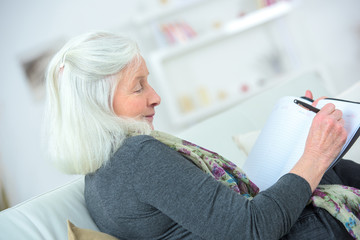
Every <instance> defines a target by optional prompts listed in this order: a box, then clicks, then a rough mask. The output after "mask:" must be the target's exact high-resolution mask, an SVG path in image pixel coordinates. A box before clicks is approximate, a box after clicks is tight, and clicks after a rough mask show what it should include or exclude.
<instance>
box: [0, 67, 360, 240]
mask: <svg viewBox="0 0 360 240" xmlns="http://www.w3.org/2000/svg"><path fill="white" fill-rule="evenodd" d="M326 85H327V84H326V82H325V80H324V79H323V78H322V76H321V74H319V73H318V71H307V72H304V73H301V74H299V75H296V76H294V77H291V78H288V79H287V80H283V81H281V83H278V84H275V85H274V86H271V87H269V88H268V89H267V90H266V91H263V92H262V93H259V94H257V95H255V96H253V97H251V98H249V99H247V100H246V101H242V102H240V103H238V104H236V105H235V106H232V107H231V108H229V109H227V110H225V111H223V112H221V113H218V114H216V115H215V116H212V117H210V118H208V119H206V120H204V121H202V122H200V123H197V124H194V125H193V126H192V127H190V128H188V129H186V130H184V131H182V132H181V133H179V134H177V135H178V136H179V137H181V138H184V139H187V140H189V141H192V142H195V143H197V144H199V145H201V146H203V147H205V148H208V149H211V150H213V151H216V152H218V153H220V154H222V155H223V156H225V157H227V158H228V159H231V160H232V161H234V162H235V163H236V164H237V165H239V166H242V165H243V163H244V162H245V160H246V156H247V153H248V151H249V149H251V146H252V143H253V142H254V141H255V139H256V136H257V133H258V132H259V131H260V129H261V128H262V126H263V125H264V123H265V121H266V119H267V116H268V115H269V113H270V112H271V110H272V107H273V105H274V104H275V102H276V101H277V99H279V98H280V97H282V96H284V95H294V96H300V95H303V94H304V92H305V90H306V89H311V90H312V91H313V93H314V94H315V95H316V96H324V95H325V96H332V95H331V92H330V91H329V90H328V89H327V88H326V87H324V86H326ZM359 93H360V83H357V84H355V85H354V86H352V87H351V88H349V89H348V90H347V91H345V92H342V93H340V94H336V95H337V96H338V97H342V98H346V99H351V100H357V101H360V94H359ZM358 142H360V141H358ZM353 149H355V151H350V152H349V153H348V154H347V156H349V158H352V159H354V160H356V159H357V160H360V153H359V151H356V150H357V149H360V145H359V144H358V145H357V146H355V147H353ZM83 191H84V177H83V176H79V178H77V179H76V180H74V181H71V182H69V183H67V184H65V185H62V186H60V187H58V188H56V189H54V190H52V191H50V192H47V193H45V194H42V195H40V196H36V197H34V198H32V199H30V200H27V201H25V202H23V203H21V204H18V205H16V206H13V207H11V208H8V209H6V210H4V211H2V212H0V239H7V240H12V239H14V240H18V239H36V240H41V239H44V240H45V239H46V240H49V239H67V238H68V237H69V239H80V238H75V237H74V236H73V235H72V236H70V235H68V234H70V233H69V231H71V229H70V230H69V229H68V227H69V224H68V222H67V221H68V220H69V221H71V223H73V224H74V225H70V226H72V227H74V226H75V228H76V227H77V228H79V229H90V230H89V231H90V233H89V232H88V234H92V233H93V234H96V233H97V231H98V228H97V226H96V225H95V223H94V222H93V220H92V219H91V217H90V215H89V213H88V211H87V209H86V206H85V201H84V195H83ZM71 234H74V233H71ZM87 236H89V235H87ZM94 236H95V235H94ZM86 238H87V239H98V238H95V237H94V238H90V237H86ZM86 238H82V239H86ZM99 239H100V238H99ZM104 239H105V238H104Z"/></svg>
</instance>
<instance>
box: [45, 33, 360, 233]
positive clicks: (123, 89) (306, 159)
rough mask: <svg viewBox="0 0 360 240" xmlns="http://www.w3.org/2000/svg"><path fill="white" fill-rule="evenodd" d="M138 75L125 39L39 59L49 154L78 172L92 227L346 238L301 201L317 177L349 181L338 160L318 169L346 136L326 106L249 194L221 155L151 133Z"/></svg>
mask: <svg viewBox="0 0 360 240" xmlns="http://www.w3.org/2000/svg"><path fill="white" fill-rule="evenodd" d="M148 75H149V71H148V69H147V66H146V62H145V60H144V59H143V58H142V56H141V55H140V52H139V49H138V47H137V45H136V44H135V43H134V42H133V41H131V40H130V39H127V38H125V37H122V36H118V35H116V34H112V33H106V32H95V33H89V34H85V35H82V36H79V37H76V38H74V39H72V40H71V41H69V42H68V43H67V44H66V45H65V46H64V47H63V48H62V49H61V50H60V51H59V52H58V53H57V54H56V55H55V56H54V58H53V59H52V61H51V63H50V65H49V69H48V74H47V93H48V108H47V124H48V126H47V134H48V137H49V141H48V142H49V153H50V157H51V158H52V159H53V161H54V162H55V164H56V165H57V166H58V167H59V168H60V169H61V170H63V171H64V172H67V173H71V174H85V175H86V177H85V200H86V204H87V207H88V210H89V212H90V214H91V216H92V218H93V219H94V221H95V223H96V224H97V226H98V227H99V229H100V230H101V231H103V232H106V233H108V234H111V235H113V236H115V237H118V238H121V239H280V238H283V239H319V236H320V237H321V238H324V239H347V238H351V235H353V236H356V235H355V234H356V232H355V233H354V231H355V230H354V228H350V229H349V228H347V227H344V226H346V224H347V223H344V222H343V224H342V223H341V222H340V221H339V220H337V219H335V218H334V217H333V216H332V215H331V214H330V213H329V212H328V211H327V210H324V208H319V207H316V206H317V205H316V204H310V205H308V202H309V200H310V198H313V197H314V195H313V197H312V193H313V192H314V191H315V192H317V193H318V191H320V190H316V188H317V186H318V184H319V183H320V181H322V183H332V184H335V183H337V184H345V183H344V182H345V181H352V182H351V184H353V183H354V184H358V185H357V186H356V187H360V186H359V185H360V184H359V178H357V179H355V180H353V179H352V178H350V177H349V176H348V174H347V173H348V172H347V171H346V169H348V167H344V165H343V163H340V164H339V165H338V166H339V167H338V172H336V171H334V170H330V171H328V172H327V173H326V174H325V172H326V169H327V168H328V166H329V164H330V163H331V162H332V160H333V159H334V158H335V157H336V156H337V154H338V153H339V151H340V149H341V147H342V146H343V144H344V142H345V139H346V131H345V130H344V127H343V125H344V120H343V119H342V113H341V111H339V110H337V109H335V107H334V105H331V104H329V105H326V106H325V107H323V108H322V109H321V111H320V112H319V113H318V114H317V115H316V117H315V118H314V121H313V123H312V126H311V129H310V132H309V136H308V139H307V143H306V147H305V151H304V154H303V156H302V157H301V158H300V159H299V161H298V162H297V164H296V165H295V166H294V167H293V169H292V170H291V171H290V173H288V174H286V175H284V176H283V177H282V178H281V179H280V180H279V181H278V182H277V183H275V184H274V185H273V186H272V187H270V188H269V189H267V190H266V191H262V192H259V193H258V189H257V187H256V185H255V184H253V183H252V182H251V181H250V180H249V179H248V178H247V177H246V175H245V174H244V173H243V172H242V171H241V170H240V169H239V168H238V167H237V166H235V165H234V164H233V163H231V162H230V161H227V160H226V159H224V158H222V157H221V156H220V155H218V154H216V153H213V152H210V151H208V150H206V149H203V148H201V147H198V146H196V145H194V144H191V143H189V142H187V141H183V140H181V139H178V138H176V137H173V136H171V135H167V134H165V133H161V132H157V131H154V130H153V129H154V127H153V119H154V117H155V107H156V106H158V105H159V104H160V101H161V99H160V97H159V95H158V94H157V93H156V92H155V91H154V89H153V88H152V87H151V86H150V84H149V82H148ZM306 95H307V96H308V97H312V96H311V93H310V92H307V93H306ZM239 124H241V123H239ZM342 162H344V163H346V164H350V165H351V169H354V168H355V167H357V169H360V168H359V166H358V165H356V164H355V163H353V162H348V161H342ZM339 172H340V173H341V174H339ZM344 172H345V173H344ZM324 174H325V176H324ZM355 175H356V174H355ZM323 176H324V177H323ZM343 176H346V177H343ZM348 179H352V180H348ZM321 193H322V194H326V192H321ZM352 193H354V191H353V192H352ZM355 193H356V192H355ZM317 195H319V194H317ZM314 199H315V198H314ZM313 202H315V200H313ZM333 215H334V214H333ZM347 230H348V231H347ZM349 233H350V234H349Z"/></svg>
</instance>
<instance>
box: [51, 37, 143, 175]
mask: <svg viewBox="0 0 360 240" xmlns="http://www.w3.org/2000/svg"><path fill="white" fill-rule="evenodd" d="M140 59H141V56H140V51H139V48H138V46H137V44H136V43H135V42H134V41H132V40H130V39H128V38H125V37H122V36H119V35H116V34H113V33H107V32H93V33H88V34H84V35H81V36H78V37H76V38H73V39H71V40H70V41H69V42H68V43H67V44H65V46H64V47H63V48H62V49H61V50H60V51H59V52H58V53H57V54H56V55H55V56H54V57H53V59H52V60H51V62H50V64H49V67H48V71H47V76H46V88H47V108H46V112H45V114H46V118H45V137H46V144H47V150H48V153H49V157H50V159H51V160H52V161H53V162H54V163H55V165H56V166H57V167H58V168H59V169H60V170H62V171H64V172H66V173H69V174H87V173H92V172H95V171H96V170H97V169H98V168H100V167H101V166H102V165H103V164H105V163H106V162H107V161H108V160H109V159H110V158H111V156H112V154H113V153H114V152H115V151H116V150H117V149H118V148H119V147H120V146H121V144H122V142H123V140H124V139H125V138H126V137H127V136H128V135H129V133H130V132H131V131H136V132H138V133H142V134H146V133H149V131H150V126H149V125H148V124H147V123H144V122H139V121H135V120H131V119H125V118H121V117H118V116H117V115H116V114H115V112H114V109H113V104H112V102H113V96H114V92H115V89H116V87H117V84H118V81H119V80H118V79H119V78H115V75H117V74H119V73H120V74H121V73H122V72H123V71H124V70H125V69H126V67H127V66H129V65H131V66H138V65H139V63H140ZM134 64H135V65H134ZM117 76H118V75H117ZM120 76H121V75H120ZM120 78H121V77H120Z"/></svg>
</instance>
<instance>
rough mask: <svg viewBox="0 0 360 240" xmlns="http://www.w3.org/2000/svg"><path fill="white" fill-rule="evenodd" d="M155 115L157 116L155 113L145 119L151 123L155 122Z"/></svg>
mask: <svg viewBox="0 0 360 240" xmlns="http://www.w3.org/2000/svg"><path fill="white" fill-rule="evenodd" d="M154 115H155V113H154V114H151V115H147V116H145V119H146V120H147V121H149V122H152V121H153V120H154Z"/></svg>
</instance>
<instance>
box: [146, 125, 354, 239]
mask: <svg viewBox="0 0 360 240" xmlns="http://www.w3.org/2000/svg"><path fill="white" fill-rule="evenodd" d="M150 135H151V136H153V137H154V138H155V139H157V140H159V141H160V142H162V143H164V144H166V145H167V146H169V147H170V148H172V149H174V150H176V151H177V152H179V153H181V154H182V155H184V156H185V157H186V158H188V159H190V160H191V161H192V162H193V163H194V164H195V165H196V166H198V167H199V168H200V169H202V170H203V171H204V172H206V173H207V174H209V175H211V176H212V177H214V178H215V179H216V180H217V181H220V182H221V183H223V184H225V185H226V186H228V187H229V188H230V189H232V190H233V191H235V192H237V193H239V194H241V195H242V196H244V197H246V198H247V199H249V200H251V199H252V198H253V197H255V196H256V194H257V193H258V192H259V188H258V187H257V186H256V185H255V184H254V183H253V182H252V181H250V179H249V178H247V176H246V174H245V173H244V172H243V171H242V170H241V169H240V168H239V167H237V166H236V165H235V164H234V163H232V162H230V161H229V160H227V159H225V158H224V157H222V156H220V155H219V154H217V153H215V152H211V151H209V150H207V149H205V148H202V147H200V146H197V145H195V144H193V143H190V142H188V141H185V140H182V139H180V138H177V137H174V136H172V135H169V134H166V133H163V132H159V131H152V133H151V134H150ZM310 202H311V203H312V204H313V205H314V206H316V207H320V208H323V209H325V210H327V211H328V212H329V213H330V214H331V215H332V216H333V217H335V218H336V219H338V220H339V221H340V222H341V223H342V224H343V225H344V226H345V228H346V230H347V231H348V232H349V234H350V235H351V236H352V237H354V239H360V190H359V189H356V188H351V187H347V186H341V185H319V186H318V188H317V189H316V190H315V191H314V192H313V195H312V197H311V199H310Z"/></svg>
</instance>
